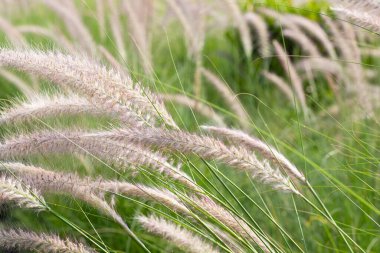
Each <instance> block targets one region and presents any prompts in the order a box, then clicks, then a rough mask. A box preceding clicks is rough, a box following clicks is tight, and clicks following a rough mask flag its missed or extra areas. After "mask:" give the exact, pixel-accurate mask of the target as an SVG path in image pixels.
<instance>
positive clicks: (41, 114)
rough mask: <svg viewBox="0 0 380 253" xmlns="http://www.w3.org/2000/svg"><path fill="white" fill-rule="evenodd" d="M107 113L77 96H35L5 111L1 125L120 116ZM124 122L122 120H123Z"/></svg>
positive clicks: (16, 102) (14, 104) (0, 116)
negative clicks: (80, 117)
mask: <svg viewBox="0 0 380 253" xmlns="http://www.w3.org/2000/svg"><path fill="white" fill-rule="evenodd" d="M112 113H113V112H112V111H106V110H103V109H102V108H99V107H96V106H94V105H93V104H90V103H89V102H88V101H87V100H86V99H83V98H81V97H78V96H77V95H74V94H73V95H68V96H62V95H34V96H33V97H31V98H30V99H26V100H21V99H20V100H18V101H15V102H14V103H12V105H11V106H9V107H8V108H6V109H4V110H3V111H2V112H1V114H0V123H3V124H15V123H18V124H21V123H27V122H30V121H36V120H42V119H45V118H48V117H61V116H76V115H91V116H104V117H106V116H108V117H109V116H111V117H112V116H113V117H115V118H118V116H119V115H118V114H115V113H113V114H112ZM121 120H122V119H121Z"/></svg>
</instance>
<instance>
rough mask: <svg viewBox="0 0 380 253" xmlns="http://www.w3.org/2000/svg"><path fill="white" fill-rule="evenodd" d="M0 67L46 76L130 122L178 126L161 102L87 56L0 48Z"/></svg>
mask: <svg viewBox="0 0 380 253" xmlns="http://www.w3.org/2000/svg"><path fill="white" fill-rule="evenodd" d="M0 66H4V67H12V68H15V69H17V70H20V71H24V72H27V73H30V74H34V75H37V76H40V77H42V78H45V79H48V80H49V81H51V82H53V83H55V84H56V85H58V86H60V87H61V88H64V89H70V90H72V91H73V92H74V93H77V94H79V95H81V96H83V97H85V98H87V99H88V101H89V102H90V103H92V104H93V105H94V106H97V107H100V108H102V109H104V110H107V111H109V110H112V111H115V113H118V114H120V115H122V116H123V117H126V118H130V120H129V122H128V123H130V125H134V126H136V125H140V124H142V123H145V124H149V125H157V124H162V122H163V123H164V124H166V125H168V126H171V127H173V128H178V127H177V125H176V124H175V122H174V121H173V119H172V117H171V116H170V115H169V113H168V112H167V111H166V109H165V107H164V105H163V104H162V103H161V102H160V100H159V99H157V98H156V97H155V96H154V95H153V94H152V93H151V92H150V91H149V90H148V89H145V88H143V87H142V86H141V85H140V84H138V83H134V82H133V81H132V79H131V78H130V77H127V76H125V75H123V74H121V73H119V72H117V71H116V70H109V69H107V68H106V67H104V66H102V65H99V64H98V63H95V62H94V61H92V60H90V59H88V58H86V57H79V56H70V55H65V54H61V53H58V52H49V53H45V52H42V51H32V50H12V49H0Z"/></svg>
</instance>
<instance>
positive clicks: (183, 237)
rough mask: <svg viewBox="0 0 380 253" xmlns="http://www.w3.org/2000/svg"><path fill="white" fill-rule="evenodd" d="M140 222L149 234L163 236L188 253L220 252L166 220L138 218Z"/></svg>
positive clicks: (150, 217)
mask: <svg viewBox="0 0 380 253" xmlns="http://www.w3.org/2000/svg"><path fill="white" fill-rule="evenodd" d="M137 220H138V222H139V223H140V224H141V226H142V227H143V228H144V229H146V230H147V231H148V232H150V233H152V234H155V235H157V236H161V237H163V238H164V239H166V240H168V241H169V242H170V243H172V244H173V245H175V246H176V247H178V248H180V249H181V250H183V251H184V252H188V253H199V252H204V253H217V252H219V250H218V249H216V248H215V247H214V246H213V245H211V244H209V243H208V242H206V241H205V240H203V239H202V238H201V237H199V236H198V235H195V234H193V233H191V232H190V231H187V230H185V229H184V228H182V227H180V226H178V225H176V224H174V223H172V222H169V221H167V220H165V219H162V218H159V217H156V216H153V215H150V216H142V215H141V216H138V217H137Z"/></svg>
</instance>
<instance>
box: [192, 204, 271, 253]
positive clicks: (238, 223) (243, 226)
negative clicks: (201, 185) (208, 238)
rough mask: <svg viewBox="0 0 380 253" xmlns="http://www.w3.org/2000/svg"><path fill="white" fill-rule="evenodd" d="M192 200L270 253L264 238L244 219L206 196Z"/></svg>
mask: <svg viewBox="0 0 380 253" xmlns="http://www.w3.org/2000/svg"><path fill="white" fill-rule="evenodd" d="M192 201H193V202H194V203H195V204H196V205H197V206H198V207H200V208H201V209H202V210H204V211H206V212H207V213H208V214H210V215H211V216H212V217H214V218H215V219H217V220H219V221H220V222H222V223H223V224H224V225H225V226H227V227H229V228H231V229H232V230H233V231H235V232H236V233H238V234H239V235H240V236H242V237H243V238H245V239H248V240H251V241H253V242H255V243H256V244H257V246H259V247H260V249H262V250H263V251H264V252H266V253H270V252H271V250H270V247H269V246H268V245H267V243H266V242H265V240H264V239H262V238H260V237H259V236H258V235H257V234H256V233H255V232H254V231H253V230H252V229H251V228H250V227H249V226H248V225H247V223H246V222H245V221H243V220H242V219H240V218H239V217H237V216H236V215H234V214H232V213H230V212H229V211H227V210H226V209H225V208H223V207H221V206H220V205H218V204H217V203H215V202H214V201H213V200H211V199H210V198H208V197H201V198H198V197H193V198H192Z"/></svg>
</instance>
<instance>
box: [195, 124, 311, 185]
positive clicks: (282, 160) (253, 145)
mask: <svg viewBox="0 0 380 253" xmlns="http://www.w3.org/2000/svg"><path fill="white" fill-rule="evenodd" d="M202 129H205V130H207V131H209V132H210V133H212V134H215V135H216V136H219V137H222V138H226V139H227V140H229V141H230V142H231V143H233V144H235V145H238V144H240V145H244V146H246V147H247V148H250V149H252V150H253V151H255V152H258V153H259V154H261V155H262V156H263V157H265V158H266V159H268V160H270V161H272V162H273V163H275V164H276V165H278V166H280V168H282V169H283V170H284V171H286V173H287V174H288V175H289V176H292V177H293V178H296V179H298V180H299V181H301V182H303V183H306V178H305V176H304V175H303V174H302V173H301V172H300V171H299V170H298V169H297V167H296V166H295V165H294V164H292V163H291V162H290V161H289V160H288V159H287V158H286V157H285V156H284V155H283V154H281V153H280V152H279V151H278V150H277V149H275V148H274V147H271V146H270V145H269V144H267V143H265V142H263V141H261V140H260V139H258V138H256V137H252V136H250V135H248V134H246V133H244V132H242V131H240V130H235V129H229V128H221V127H214V126H202Z"/></svg>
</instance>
